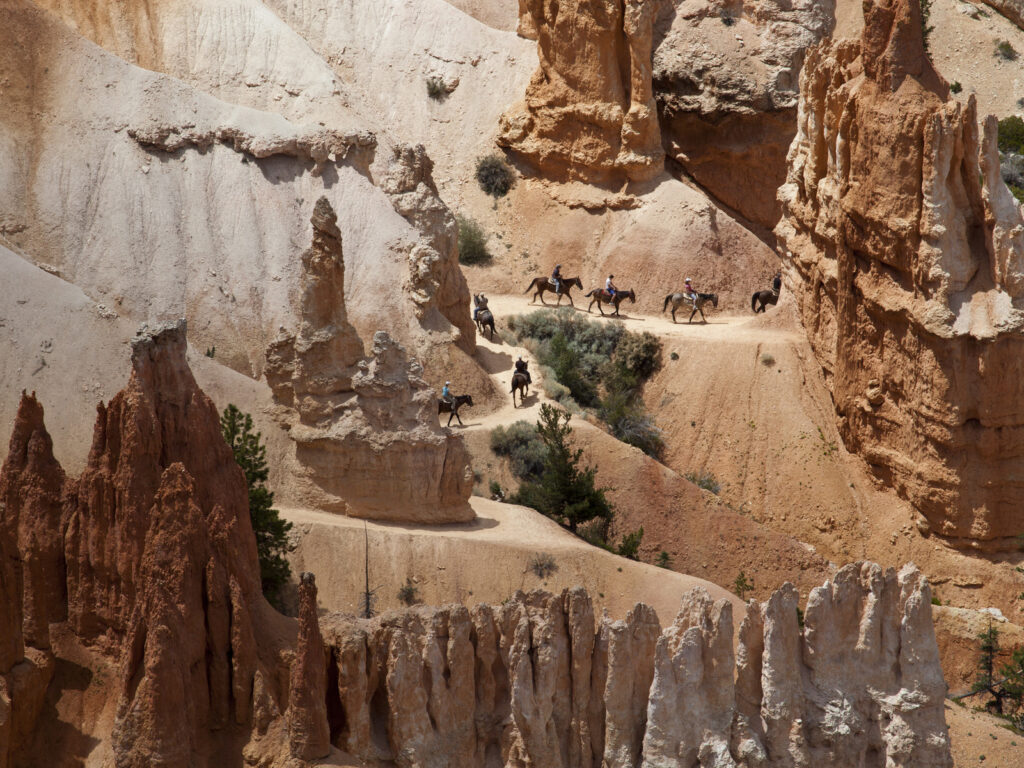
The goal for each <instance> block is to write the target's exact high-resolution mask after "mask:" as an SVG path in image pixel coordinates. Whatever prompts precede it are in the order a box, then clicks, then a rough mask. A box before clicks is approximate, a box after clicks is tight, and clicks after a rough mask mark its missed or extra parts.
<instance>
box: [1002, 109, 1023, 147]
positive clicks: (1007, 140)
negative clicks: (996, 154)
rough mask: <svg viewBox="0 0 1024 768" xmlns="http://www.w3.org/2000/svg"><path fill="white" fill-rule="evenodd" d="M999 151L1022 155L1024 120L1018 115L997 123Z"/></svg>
mask: <svg viewBox="0 0 1024 768" xmlns="http://www.w3.org/2000/svg"><path fill="white" fill-rule="evenodd" d="M999 151H1000V152H1015V153H1016V154H1018V155H1021V154H1024V120H1022V119H1021V118H1020V116H1019V115H1011V116H1010V117H1006V118H1003V119H1002V120H1000V121H999Z"/></svg>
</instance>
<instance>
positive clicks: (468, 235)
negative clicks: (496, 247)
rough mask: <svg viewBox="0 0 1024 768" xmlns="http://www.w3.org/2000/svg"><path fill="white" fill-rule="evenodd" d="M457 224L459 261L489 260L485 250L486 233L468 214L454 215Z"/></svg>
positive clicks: (461, 262)
mask: <svg viewBox="0 0 1024 768" xmlns="http://www.w3.org/2000/svg"><path fill="white" fill-rule="evenodd" d="M455 220H456V221H457V222H458V224H459V263H460V264H469V265H473V264H486V263H487V262H489V261H490V260H491V252H490V251H489V250H487V233H486V232H484V229H483V227H481V226H480V225H479V224H477V223H476V221H475V220H474V219H471V218H470V217H469V216H462V215H459V216H456V217H455Z"/></svg>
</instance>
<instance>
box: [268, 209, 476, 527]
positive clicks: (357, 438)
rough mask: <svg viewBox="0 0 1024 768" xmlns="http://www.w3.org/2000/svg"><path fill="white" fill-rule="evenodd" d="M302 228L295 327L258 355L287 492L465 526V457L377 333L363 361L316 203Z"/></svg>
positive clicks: (325, 215) (328, 215)
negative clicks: (283, 432) (287, 443)
mask: <svg viewBox="0 0 1024 768" xmlns="http://www.w3.org/2000/svg"><path fill="white" fill-rule="evenodd" d="M312 221H313V230H314V237H313V247H312V248H311V249H310V250H308V251H307V252H306V253H305V254H304V255H303V259H302V263H303V278H302V289H301V290H302V293H301V306H300V311H299V315H300V322H299V328H298V331H297V332H296V333H292V332H286V331H282V332H281V334H279V336H278V338H277V339H276V340H275V341H274V342H273V343H272V344H271V345H270V347H269V348H268V349H267V367H266V374H267V382H268V383H269V384H270V386H271V389H272V390H273V392H274V398H275V400H276V401H277V402H278V403H280V404H281V405H282V406H284V408H283V409H282V410H281V413H280V418H281V421H282V422H283V423H284V424H285V425H286V427H287V428H288V429H289V434H290V435H291V437H292V439H293V440H294V441H295V452H296V459H297V461H298V464H299V466H300V467H301V473H302V476H301V477H299V478H298V479H297V480H296V481H295V487H294V488H293V489H290V493H292V495H293V496H295V497H298V498H300V499H302V500H303V501H305V502H306V503H309V504H312V505H314V506H317V507H319V508H323V509H330V510H335V511H338V512H342V513H344V514H348V515H353V516H357V517H373V518H380V519H389V520H417V521H420V522H428V521H429V522H453V521H464V520H468V519H472V517H473V511H472V509H471V508H470V507H469V504H468V503H467V502H468V499H469V494H470V491H471V489H472V474H471V470H470V469H469V460H468V455H467V453H466V450H465V448H464V446H463V444H462V442H461V440H459V438H457V437H455V436H454V435H451V434H449V433H447V432H445V431H444V430H442V429H441V427H440V426H439V424H438V419H437V399H436V394H435V392H434V391H433V390H432V389H431V388H430V387H429V386H428V385H427V384H426V382H424V381H423V379H422V374H423V369H422V367H421V366H420V365H419V363H417V362H416V361H415V360H412V361H410V360H408V359H407V357H406V354H405V350H404V349H403V348H402V347H401V346H400V345H399V344H397V343H396V342H395V341H393V340H392V339H391V337H390V336H389V335H388V334H387V333H385V332H384V331H378V332H377V333H376V334H375V335H374V337H373V347H372V349H371V354H370V356H369V357H367V358H362V342H361V341H360V340H359V337H358V336H357V335H356V332H355V329H353V328H352V326H350V325H349V324H348V321H347V319H346V312H345V297H344V290H343V289H344V274H345V265H344V260H343V254H342V243H341V239H340V235H339V233H338V231H337V227H336V226H335V224H334V221H335V218H334V212H333V211H332V210H331V207H330V204H329V203H328V202H327V200H326V198H320V200H319V201H318V202H317V204H316V209H315V210H314V214H313V218H312Z"/></svg>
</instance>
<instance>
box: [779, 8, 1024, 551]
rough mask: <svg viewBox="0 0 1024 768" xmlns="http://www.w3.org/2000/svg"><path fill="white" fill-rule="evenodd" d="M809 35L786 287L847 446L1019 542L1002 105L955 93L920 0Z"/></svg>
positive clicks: (1014, 219)
mask: <svg viewBox="0 0 1024 768" xmlns="http://www.w3.org/2000/svg"><path fill="white" fill-rule="evenodd" d="M864 17H865V27H864V31H863V36H862V38H861V39H860V41H854V40H846V41H827V42H824V43H822V44H821V45H819V46H818V47H815V48H812V49H810V50H809V51H808V54H807V61H806V64H805V66H804V70H803V74H802V77H801V86H800V121H799V125H798V133H797V136H796V138H795V139H794V142H793V145H792V148H791V150H790V156H789V172H788V176H787V182H786V184H785V185H784V186H783V187H782V188H781V189H780V191H779V199H780V201H781V203H782V206H783V211H784V215H783V219H782V221H781V222H780V223H779V226H778V227H777V228H776V234H777V235H778V236H779V238H780V240H781V242H782V243H783V244H784V254H785V258H786V261H787V264H788V269H787V276H786V282H787V288H788V289H789V290H791V291H792V292H793V294H794V296H795V298H796V301H797V305H798V307H799V309H800V313H801V316H802V318H803V323H804V326H805V327H806V329H807V333H808V336H809V338H810V341H811V344H812V346H813V348H814V351H815V354H816V355H817V358H818V360H819V362H820V363H821V365H822V367H823V369H824V371H825V375H826V379H827V381H828V384H829V386H830V387H831V390H832V395H833V399H834V402H835V406H836V412H837V417H838V421H839V428H840V433H841V434H842V436H843V440H844V442H845V443H846V446H847V447H848V448H849V449H850V450H851V451H854V452H856V453H858V454H860V455H861V456H863V457H864V458H865V459H866V460H867V461H868V463H869V465H870V466H871V468H872V469H873V471H874V472H875V473H876V475H877V476H878V477H879V478H880V479H881V480H882V481H884V482H885V483H887V484H890V485H891V486H893V487H894V488H895V489H896V490H897V491H898V492H899V493H900V494H901V495H902V496H904V497H905V498H907V499H908V500H909V501H910V502H911V503H912V504H913V505H914V507H915V508H916V509H917V510H919V511H920V513H921V514H922V515H923V519H921V520H920V521H919V527H920V528H921V529H922V530H924V531H925V532H927V531H929V530H931V531H934V532H936V533H938V534H940V535H942V536H944V537H947V538H948V539H950V540H952V541H953V542H954V543H956V544H959V545H964V546H968V545H969V546H982V547H989V548H993V547H1001V546H1009V545H1011V544H1012V545H1013V546H1016V545H1015V544H1013V541H1014V540H1013V537H1014V536H1016V535H1017V534H1018V533H1019V532H1020V525H1019V519H1020V518H1019V506H1020V505H1019V503H1018V497H1019V494H1020V490H1021V488H1022V486H1024V471H1022V469H1021V467H1022V466H1024V463H1022V461H1021V459H1022V458H1024V410H1022V408H1021V405H1020V403H1021V402H1022V401H1024V368H1022V365H1024V364H1022V362H1021V361H1022V360H1024V312H1022V308H1024V217H1022V215H1021V210H1020V208H1019V206H1018V205H1017V203H1016V202H1015V201H1014V199H1013V198H1012V196H1011V194H1010V192H1009V190H1008V189H1007V188H1006V187H1005V185H1004V184H1003V182H1002V180H1001V179H1000V176H999V157H998V150H997V136H996V132H997V126H996V122H995V119H994V118H988V119H987V120H986V121H985V123H984V131H983V132H982V133H979V128H978V121H977V118H976V115H975V107H974V101H973V99H971V100H970V101H969V102H968V104H966V105H963V104H960V103H958V102H956V101H954V100H951V99H950V96H949V90H948V87H947V85H946V83H945V82H944V81H943V80H942V78H941V77H940V76H939V75H938V74H937V73H936V72H935V70H934V69H933V68H932V65H931V63H930V62H929V61H928V58H927V56H926V55H925V51H924V45H923V41H922V38H921V10H920V7H919V5H918V2H917V0H875V2H873V3H866V4H865V6H864Z"/></svg>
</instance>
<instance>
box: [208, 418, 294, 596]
mask: <svg viewBox="0 0 1024 768" xmlns="http://www.w3.org/2000/svg"><path fill="white" fill-rule="evenodd" d="M220 429H221V434H222V435H223V436H224V442H226V443H227V444H228V447H230V448H231V452H232V453H233V454H234V456H235V461H236V462H238V465H239V466H240V467H241V468H242V472H244V473H245V482H246V484H247V485H248V486H249V517H250V519H251V520H252V530H253V533H254V534H256V553H257V555H258V556H259V562H260V579H261V581H262V586H263V594H264V595H266V596H267V599H268V600H270V601H271V602H277V598H278V592H279V590H280V589H281V587H282V586H284V584H285V583H287V581H288V577H289V576H290V575H291V567H290V566H289V565H288V561H287V560H286V559H285V556H284V553H285V552H286V551H287V548H288V532H289V531H290V530H291V529H292V524H291V523H290V522H288V521H287V520H282V519H281V516H280V514H279V513H278V511H277V510H276V509H274V508H273V506H274V494H273V493H271V491H270V490H269V489H268V488H267V486H266V482H267V477H268V476H269V474H270V470H269V469H268V467H267V447H266V446H265V445H264V444H263V436H262V435H261V434H260V433H259V432H255V431H254V430H253V423H252V416H250V415H249V414H248V413H242V411H240V410H239V409H238V408H236V407H235V406H234V405H228V407H227V408H225V409H224V413H222V414H221V417H220Z"/></svg>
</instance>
